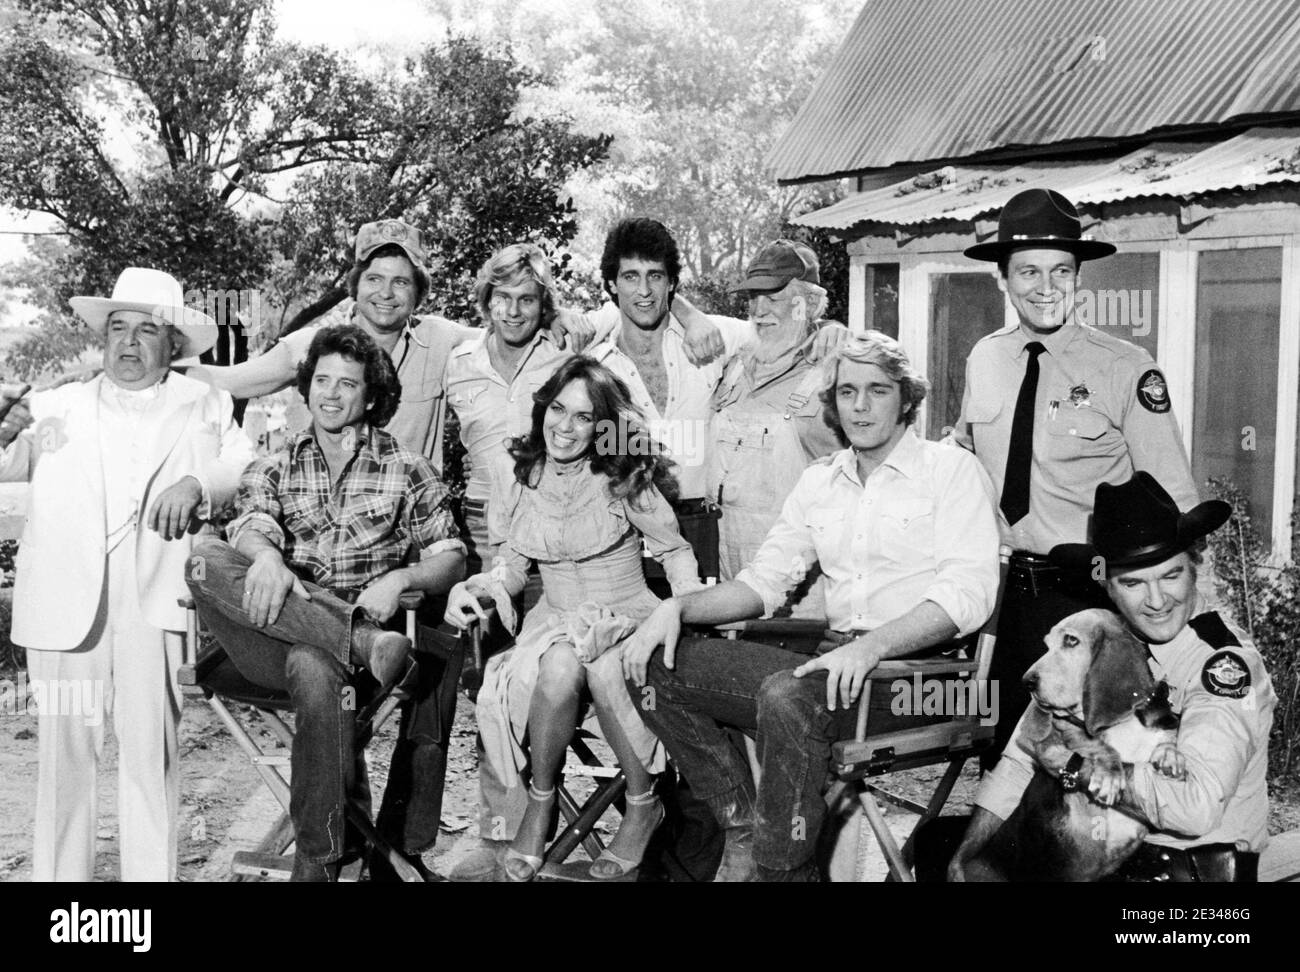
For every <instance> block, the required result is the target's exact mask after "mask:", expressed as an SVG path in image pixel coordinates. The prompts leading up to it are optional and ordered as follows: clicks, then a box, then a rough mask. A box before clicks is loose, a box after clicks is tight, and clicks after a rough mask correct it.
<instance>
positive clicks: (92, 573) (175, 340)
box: [0, 267, 253, 881]
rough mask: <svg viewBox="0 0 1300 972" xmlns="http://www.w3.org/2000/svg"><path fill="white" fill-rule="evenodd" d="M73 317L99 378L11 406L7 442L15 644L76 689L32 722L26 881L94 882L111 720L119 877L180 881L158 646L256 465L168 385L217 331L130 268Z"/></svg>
mask: <svg viewBox="0 0 1300 972" xmlns="http://www.w3.org/2000/svg"><path fill="white" fill-rule="evenodd" d="M72 308H73V310H75V311H76V312H77V314H78V315H80V316H81V317H82V319H83V320H85V321H86V323H87V324H89V325H90V327H91V328H92V329H93V330H95V331H97V332H98V333H100V334H102V335H104V337H105V343H104V373H103V374H102V375H101V376H99V377H97V378H96V379H94V380H93V381H90V382H87V383H85V384H80V383H78V384H69V385H64V386H62V387H59V388H55V389H53V390H50V391H47V392H43V393H39V394H37V395H34V396H32V399H31V404H30V406H28V405H27V404H25V403H19V404H17V405H14V406H13V407H12V408H11V409H10V410H9V413H8V415H7V416H6V417H5V420H4V423H3V425H2V426H0V445H3V446H4V447H5V451H4V455H3V458H2V459H0V479H4V480H10V481H14V480H18V481H21V480H30V482H31V484H32V485H31V506H30V512H29V515H28V518H27V527H26V530H25V532H24V533H23V538H22V541H21V546H20V550H19V555H18V574H17V578H16V580H15V584H14V619H13V633H12V637H13V640H14V641H15V642H16V643H17V644H20V645H25V646H26V647H27V648H28V652H27V664H28V671H29V674H30V676H31V679H32V683H33V685H34V686H47V687H48V686H56V685H57V686H65V685H72V686H80V687H81V688H82V689H83V691H82V692H81V693H80V699H79V700H78V699H77V697H76V694H75V693H73V694H72V696H71V697H70V698H68V697H65V693H59V697H58V698H57V699H56V698H55V697H54V696H53V695H50V694H47V697H46V704H44V705H42V707H41V711H40V775H39V779H38V782H37V788H36V846H35V854H34V857H33V870H32V876H33V878H34V879H35V880H37V881H89V880H90V879H91V878H92V877H93V875H94V870H95V835H96V832H97V830H98V819H97V805H96V771H97V768H98V762H99V755H100V753H101V752H102V751H103V746H104V732H103V723H104V717H105V716H108V715H111V716H112V719H113V731H114V735H115V736H116V737H117V741H118V821H119V827H120V831H121V860H122V878H123V880H127V881H164V880H169V879H171V878H172V877H173V876H174V875H175V871H176V826H177V790H178V775H177V770H176V766H177V758H178V752H177V739H176V727H177V724H178V723H179V721H180V714H181V695H180V687H179V685H178V684H177V679H176V673H177V669H178V668H179V666H180V639H179V636H177V637H172V638H168V637H166V634H167V632H180V631H183V630H184V629H185V612H184V610H182V609H181V608H180V607H179V606H178V605H177V601H178V599H179V598H181V597H183V596H185V594H186V589H185V558H186V557H187V556H188V555H189V553H190V544H191V535H192V533H193V532H194V530H195V529H197V524H196V522H195V521H197V520H199V519H210V518H211V517H212V515H213V514H215V513H216V512H217V511H219V510H220V509H221V507H223V506H225V505H226V504H227V503H228V502H229V501H230V500H231V499H232V498H233V496H234V493H235V487H236V484H237V483H238V480H239V474H240V472H241V471H242V470H243V468H244V466H246V465H247V464H248V463H249V462H250V461H252V459H253V449H252V445H251V444H250V443H249V442H248V440H247V439H246V438H245V437H244V435H243V433H242V432H241V431H240V430H239V428H238V427H237V426H236V425H235V424H234V420H233V415H232V413H233V402H232V401H231V398H230V396H229V395H228V394H226V393H225V392H220V391H217V390H216V389H213V388H211V387H209V386H208V385H205V384H202V383H200V382H195V381H191V380H190V379H188V378H186V377H185V376H184V375H179V374H172V373H171V371H170V366H171V363H172V361H174V360H175V359H177V358H181V357H189V356H191V355H196V354H200V353H202V352H203V351H204V350H206V349H207V348H209V347H211V346H212V343H213V342H214V341H215V340H216V331H217V329H216V326H215V324H214V322H213V321H212V320H211V319H210V318H208V317H207V316H206V315H204V314H201V313H197V312H195V311H191V310H187V309H186V308H185V307H184V302H183V296H182V290H181V285H180V284H179V283H178V282H177V281H176V280H175V279H174V278H173V277H171V276H169V275H168V274H165V273H162V272H160V271H158V270H148V269H142V268H138V267H129V268H127V269H126V270H124V271H123V272H122V275H121V276H120V277H119V278H118V281H117V284H116V286H115V287H114V288H113V296H112V297H111V298H108V299H104V298H98V297H74V298H73V299H72ZM33 423H34V427H33V428H31V429H30V430H29V431H23V432H21V434H20V430H22V429H23V428H24V427H26V426H29V425H32V424H33ZM65 702H74V703H76V702H79V704H76V705H72V706H71V707H69V706H65V705H64V703H65ZM65 709H68V710H67V711H64V710H65ZM74 710H75V711H74Z"/></svg>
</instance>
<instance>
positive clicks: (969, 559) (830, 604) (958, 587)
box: [736, 429, 998, 635]
mask: <svg viewBox="0 0 1300 972" xmlns="http://www.w3.org/2000/svg"><path fill="white" fill-rule="evenodd" d="M994 504H995V499H994V494H993V484H992V483H991V482H990V480H989V478H988V475H987V474H986V473H985V472H984V470H983V468H982V467H981V466H980V464H979V462H978V461H977V460H976V459H975V457H974V456H972V455H971V454H970V453H967V452H964V451H963V450H961V449H957V448H954V447H952V446H949V445H944V444H940V443H937V442H926V441H924V440H922V439H919V438H917V436H916V433H914V432H913V431H912V430H911V429H908V430H907V431H905V432H904V433H903V437H902V438H901V439H900V440H899V442H898V444H897V445H896V446H895V447H894V450H893V451H892V452H891V453H890V454H889V456H888V457H887V458H886V459H885V461H884V462H882V463H881V464H880V465H879V466H878V467H877V468H875V469H874V470H872V471H871V474H870V475H868V476H867V479H866V482H865V483H864V482H862V481H861V480H860V479H859V478H858V470H857V461H856V458H855V456H854V453H853V450H852V449H845V450H843V451H842V452H837V453H835V454H834V455H832V456H828V457H826V458H825V459H821V460H818V461H817V462H815V463H813V465H811V466H809V467H808V468H807V469H806V470H804V473H803V475H802V476H801V477H800V478H799V481H798V483H796V484H795V487H794V489H793V490H792V491H791V493H790V495H789V497H787V499H786V501H785V505H784V506H783V507H782V509H781V517H780V519H779V520H777V523H776V525H775V526H774V527H772V529H771V531H770V532H769V533H768V535H767V539H766V540H764V541H763V545H762V547H760V548H759V551H758V553H757V554H756V555H755V557H754V561H753V563H751V564H749V565H748V566H747V567H746V568H745V569H744V570H742V571H741V572H740V573H739V574H738V575H737V577H736V579H737V580H739V581H741V582H742V583H744V584H746V585H747V586H748V587H750V588H752V589H753V590H754V591H755V593H757V594H758V595H759V597H761V598H762V599H763V605H764V608H765V610H766V612H767V613H768V614H771V613H772V612H773V611H775V610H776V609H777V608H778V607H780V606H781V604H783V603H784V601H785V598H786V595H787V594H788V593H789V591H790V590H792V589H793V588H794V587H795V586H796V585H797V584H798V583H799V582H800V581H801V580H803V577H804V574H805V573H806V572H807V571H808V570H809V569H810V568H811V567H812V565H813V563H819V564H821V568H822V573H823V574H824V575H825V576H826V584H827V588H826V610H827V615H828V620H829V623H830V626H831V628H833V629H834V630H836V631H842V632H848V631H855V630H868V631H869V630H872V629H874V628H878V627H879V626H880V625H882V624H884V623H886V622H888V621H892V620H894V619H895V618H898V617H900V616H902V615H904V614H906V613H907V612H908V611H910V610H912V608H914V607H916V606H917V605H918V604H920V603H921V601H932V602H934V603H935V604H937V605H938V606H939V607H941V608H942V609H943V610H944V612H945V613H946V614H947V615H948V617H949V618H950V619H951V620H952V623H953V624H955V625H956V626H957V629H958V631H959V632H960V633H961V634H963V635H966V634H970V633H971V632H973V631H977V630H979V628H980V627H981V626H982V625H983V624H984V622H985V621H986V620H988V617H989V615H990V614H991V613H992V612H993V604H994V601H995V598H996V596H997V587H998V524H997V516H996V514H995V513H994V509H995V506H994Z"/></svg>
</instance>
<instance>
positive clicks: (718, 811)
mask: <svg viewBox="0 0 1300 972" xmlns="http://www.w3.org/2000/svg"><path fill="white" fill-rule="evenodd" d="M834 647H835V644H834V643H833V642H823V643H822V645H821V646H819V648H818V653H819V654H820V653H822V652H823V651H827V650H830V649H831V648H834ZM809 657H810V656H808V655H805V654H800V653H798V652H793V651H788V650H786V649H784V648H777V647H775V646H772V645H765V644H759V643H757V642H750V641H728V640H725V639H721V638H685V639H683V640H682V641H681V642H680V643H679V644H678V646H677V660H676V667H675V668H674V669H672V670H669V669H668V668H666V667H665V666H664V663H663V657H662V653H656V654H655V656H654V658H653V659H652V660H651V662H650V665H649V671H648V677H649V681H648V684H649V685H650V686H651V687H652V688H653V689H654V691H653V692H645V691H643V690H641V689H640V688H635V690H634V691H633V692H632V698H634V699H636V700H637V706H638V710H639V711H640V713H641V717H642V718H643V719H644V720H645V722H646V725H648V726H649V727H650V728H651V730H653V731H654V733H655V734H656V735H657V736H658V737H659V738H660V739H661V740H662V741H663V743H664V745H665V746H666V747H667V748H668V752H669V754H670V755H671V756H672V758H673V760H674V762H676V764H677V768H678V770H679V771H680V772H681V773H682V775H684V776H685V777H686V780H687V782H688V783H690V785H691V789H692V791H694V793H695V795H696V796H697V797H699V798H700V799H701V800H703V801H704V802H705V803H707V804H709V806H710V807H711V808H712V809H713V811H714V814H715V816H717V817H718V822H719V824H721V825H722V826H723V827H735V826H745V825H747V824H749V823H751V821H750V820H747V819H745V817H746V816H747V814H748V811H749V808H752V813H753V817H752V825H753V827H754V862H755V863H756V864H757V865H758V866H759V867H761V868H764V869H765V870H770V871H779V872H791V871H798V870H801V869H804V868H807V867H808V866H810V865H811V864H812V862H813V858H814V855H815V853H816V847H817V838H818V836H819V835H820V833H821V828H822V824H823V823H824V821H825V819H826V802H825V800H824V798H823V794H824V793H825V792H826V788H827V785H828V783H829V781H830V754H831V744H832V743H833V742H835V741H836V740H839V739H850V738H852V737H853V732H854V730H855V728H856V723H857V706H850V707H849V709H848V710H847V711H846V710H844V709H837V710H836V711H835V712H831V711H830V710H829V709H828V708H827V707H826V673H825V672H821V671H819V672H815V673H813V674H811V675H807V676H805V677H803V678H795V677H794V673H793V669H795V668H797V667H798V666H799V665H802V664H803V663H804V662H806V661H808V659H809ZM889 703H890V693H889V686H888V685H885V684H877V685H874V686H873V688H872V697H871V716H870V723H871V725H873V727H876V726H879V725H880V721H881V720H882V719H886V718H887V719H889V720H891V722H890V727H891V728H899V729H902V728H906V727H907V726H908V725H915V724H917V721H918V720H915V719H912V720H906V719H901V718H899V717H897V716H894V715H892V713H890V711H889ZM729 728H730V729H739V730H740V731H741V732H743V733H745V734H746V735H749V736H752V737H754V740H755V743H756V744H757V749H758V761H759V768H760V771H761V779H762V782H761V784H760V785H759V787H758V788H757V790H755V787H754V777H753V774H752V773H751V772H750V768H749V760H748V758H747V756H746V755H745V753H744V751H743V750H742V749H741V748H740V747H738V746H737V745H736V743H735V741H734V739H733V737H732V735H731V734H730V733H729V732H728V729H729Z"/></svg>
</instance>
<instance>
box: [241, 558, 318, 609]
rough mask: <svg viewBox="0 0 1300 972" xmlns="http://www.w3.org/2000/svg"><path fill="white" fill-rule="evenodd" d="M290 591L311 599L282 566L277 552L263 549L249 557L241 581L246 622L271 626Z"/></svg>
mask: <svg viewBox="0 0 1300 972" xmlns="http://www.w3.org/2000/svg"><path fill="white" fill-rule="evenodd" d="M291 592H292V593H294V594H297V595H298V596H299V597H301V598H302V599H303V600H305V601H310V600H311V594H310V593H308V591H307V588H305V587H303V585H302V581H300V580H299V579H298V575H297V574H295V573H294V572H293V571H291V570H290V569H289V567H288V566H287V565H286V564H285V562H284V557H283V556H282V555H281V554H280V551H279V550H278V549H270V550H263V551H262V552H261V553H259V554H258V555H257V556H256V557H254V558H253V563H252V566H250V567H249V568H248V574H247V575H246V576H245V578H244V612H245V614H247V616H248V620H249V622H250V623H252V624H253V625H255V626H256V627H259V628H264V627H266V626H267V625H268V624H275V622H276V621H278V620H279V619H280V611H281V610H283V608H284V602H285V600H286V598H288V596H289V594H290V593H291Z"/></svg>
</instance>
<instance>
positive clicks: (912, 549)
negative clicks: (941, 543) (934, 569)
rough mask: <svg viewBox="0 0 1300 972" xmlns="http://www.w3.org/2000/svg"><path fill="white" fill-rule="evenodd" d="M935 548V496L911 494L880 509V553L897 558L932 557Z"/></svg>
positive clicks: (919, 559) (902, 559)
mask: <svg viewBox="0 0 1300 972" xmlns="http://www.w3.org/2000/svg"><path fill="white" fill-rule="evenodd" d="M933 552H934V500H933V499H932V498H930V497H928V496H908V497H902V498H899V499H895V500H892V501H890V502H888V503H886V504H885V505H884V506H883V507H882V508H881V510H880V553H881V554H882V555H883V556H885V557H886V558H888V559H890V560H893V561H897V562H904V563H906V562H915V561H921V560H925V559H926V558H931V559H932V555H933Z"/></svg>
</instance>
